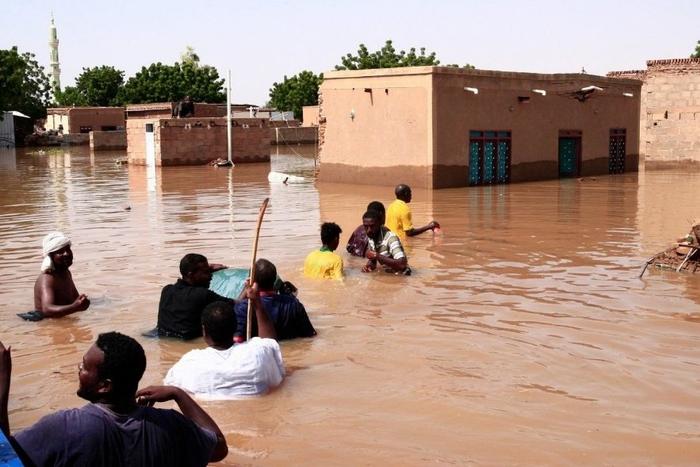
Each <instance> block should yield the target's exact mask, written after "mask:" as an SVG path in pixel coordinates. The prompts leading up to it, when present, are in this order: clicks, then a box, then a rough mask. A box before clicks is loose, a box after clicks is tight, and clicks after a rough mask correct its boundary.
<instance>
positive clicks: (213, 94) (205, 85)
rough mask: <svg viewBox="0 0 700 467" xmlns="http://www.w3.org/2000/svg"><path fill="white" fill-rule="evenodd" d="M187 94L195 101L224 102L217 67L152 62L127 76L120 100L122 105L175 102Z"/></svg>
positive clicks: (224, 97) (221, 79) (221, 80)
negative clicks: (129, 76) (132, 74)
mask: <svg viewBox="0 0 700 467" xmlns="http://www.w3.org/2000/svg"><path fill="white" fill-rule="evenodd" d="M185 96H190V97H191V98H192V100H193V101H195V102H225V101H226V94H225V93H224V80H223V78H219V73H218V72H217V71H216V68H214V67H211V66H208V65H204V66H201V65H199V66H194V65H193V64H191V63H183V64H180V63H175V64H174V65H163V64H162V63H160V62H158V63H153V64H151V65H150V66H149V67H142V68H141V71H139V72H138V73H136V75H134V76H132V77H131V78H129V80H128V81H127V82H126V84H125V85H124V87H123V88H122V91H121V93H120V94H119V99H120V100H121V102H123V103H125V104H144V103H150V102H174V101H179V100H180V99H182V98H183V97H185Z"/></svg>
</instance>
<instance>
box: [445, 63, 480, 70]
mask: <svg viewBox="0 0 700 467" xmlns="http://www.w3.org/2000/svg"><path fill="white" fill-rule="evenodd" d="M445 66H446V67H449V68H464V69H465V70H475V69H476V67H475V66H474V65H470V64H469V63H465V64H464V65H458V64H456V63H450V64H449V65H445Z"/></svg>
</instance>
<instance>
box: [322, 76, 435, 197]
mask: <svg viewBox="0 0 700 467" xmlns="http://www.w3.org/2000/svg"><path fill="white" fill-rule="evenodd" d="M431 90H432V87H431V68H430V67H418V68H396V69H389V70H363V71H361V72H357V71H354V72H343V71H339V72H338V71H336V72H330V73H328V74H327V75H326V77H325V78H324V81H323V84H322V85H321V90H320V92H321V94H322V96H323V104H322V107H321V109H322V110H321V112H320V121H321V125H322V127H323V129H322V131H323V144H322V145H321V146H320V152H319V157H320V160H321V171H320V174H319V179H320V181H331V182H340V183H361V184H369V185H395V184H396V183H399V182H402V183H409V184H412V185H416V186H423V187H427V186H429V185H431V178H432V159H433V157H432V143H431V141H432V125H431V123H430V122H431V118H432V105H431V98H432V96H431Z"/></svg>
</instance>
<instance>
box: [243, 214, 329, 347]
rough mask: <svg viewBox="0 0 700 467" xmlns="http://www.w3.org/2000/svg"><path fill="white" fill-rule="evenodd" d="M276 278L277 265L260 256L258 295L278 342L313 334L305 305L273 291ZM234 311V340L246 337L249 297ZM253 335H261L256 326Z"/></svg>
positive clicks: (258, 261)
mask: <svg viewBox="0 0 700 467" xmlns="http://www.w3.org/2000/svg"><path fill="white" fill-rule="evenodd" d="M334 225H335V224H334ZM276 278H277V268H276V267H275V265H274V264H272V262H270V261H268V260H266V259H263V258H260V259H259V260H257V261H256V262H255V281H256V282H257V284H258V287H259V288H260V292H259V295H260V301H261V303H262V306H263V307H264V308H265V311H266V314H267V315H269V317H270V320H271V322H272V325H273V326H274V328H275V337H274V338H275V339H277V340H278V341H281V340H285V339H294V338H297V337H313V336H315V335H316V330H315V329H314V327H313V325H312V324H311V321H310V320H309V315H308V314H307V313H306V309H305V308H304V305H302V303H301V302H300V301H299V300H298V299H297V298H296V297H295V296H294V295H292V294H287V293H278V292H276V291H275V280H276ZM235 311H236V321H237V324H238V329H237V331H236V339H237V340H238V341H243V340H245V338H246V335H245V334H246V326H247V322H248V316H247V315H248V300H243V301H240V302H238V303H237V304H236V308H235ZM261 331H262V330H261ZM253 335H254V336H255V335H260V336H262V334H257V333H256V332H255V327H253Z"/></svg>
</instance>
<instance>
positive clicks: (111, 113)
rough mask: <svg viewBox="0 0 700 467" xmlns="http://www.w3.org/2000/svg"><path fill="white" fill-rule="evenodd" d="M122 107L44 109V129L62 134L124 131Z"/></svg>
mask: <svg viewBox="0 0 700 467" xmlns="http://www.w3.org/2000/svg"><path fill="white" fill-rule="evenodd" d="M124 125H125V124H124V107H53V108H48V109H46V129H47V130H54V131H57V132H58V131H59V130H60V131H61V132H62V133H63V134H74V133H84V134H85V135H87V134H88V133H90V132H91V131H93V130H94V131H114V130H123V129H124Z"/></svg>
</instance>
